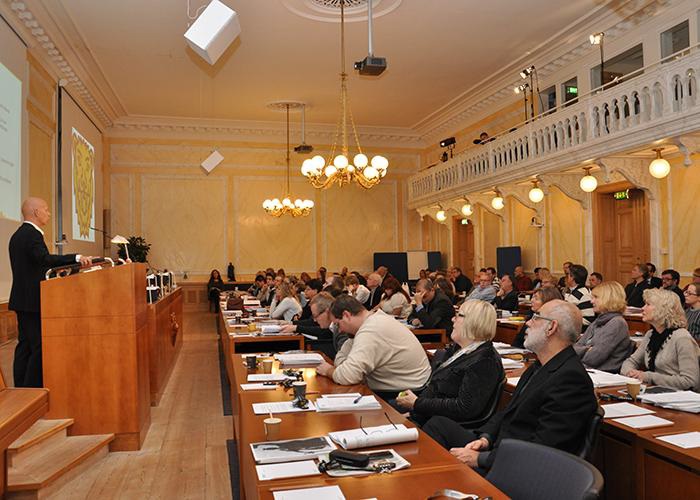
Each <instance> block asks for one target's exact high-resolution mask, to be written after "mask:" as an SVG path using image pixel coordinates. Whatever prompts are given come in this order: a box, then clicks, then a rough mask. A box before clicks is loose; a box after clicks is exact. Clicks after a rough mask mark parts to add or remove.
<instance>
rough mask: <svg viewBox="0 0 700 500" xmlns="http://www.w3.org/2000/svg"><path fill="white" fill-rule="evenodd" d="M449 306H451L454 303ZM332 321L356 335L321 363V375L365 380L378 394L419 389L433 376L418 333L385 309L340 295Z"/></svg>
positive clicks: (389, 396) (393, 395) (347, 380)
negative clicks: (372, 309) (330, 361)
mask: <svg viewBox="0 0 700 500" xmlns="http://www.w3.org/2000/svg"><path fill="white" fill-rule="evenodd" d="M450 307H452V306H451V305H450ZM330 314H331V316H332V318H333V322H334V323H337V324H338V328H339V329H340V331H341V332H344V333H347V334H348V335H349V336H351V337H353V338H352V339H351V340H348V341H347V342H345V343H344V344H343V346H342V347H341V348H340V351H338V354H337V355H336V357H335V362H334V365H330V364H328V363H325V362H324V363H321V364H320V365H319V366H318V367H317V368H316V371H317V373H318V374H319V375H322V376H324V377H329V378H331V379H333V381H334V382H335V383H336V384H341V385H354V384H361V383H366V384H367V385H368V386H369V388H370V389H372V391H374V392H375V394H377V395H378V396H379V397H381V398H383V399H385V400H390V399H395V398H396V396H397V395H398V393H399V392H400V391H403V390H406V389H411V390H413V391H415V392H419V391H420V390H422V389H423V387H424V386H425V384H426V382H427V381H428V378H429V377H430V363H429V362H428V357H427V355H426V354H425V351H424V350H423V346H422V345H421V344H420V342H419V341H418V338H417V337H416V336H415V335H414V334H413V332H411V330H409V329H408V328H407V327H406V326H405V325H402V324H401V323H399V322H398V321H396V320H395V319H394V318H392V317H391V316H389V315H387V314H386V313H384V311H375V312H370V311H368V310H367V309H365V308H364V307H363V306H362V304H360V303H359V302H358V301H357V299H355V298H354V297H350V296H349V295H341V296H340V297H338V298H337V299H335V301H334V302H333V305H332V306H331V308H330Z"/></svg>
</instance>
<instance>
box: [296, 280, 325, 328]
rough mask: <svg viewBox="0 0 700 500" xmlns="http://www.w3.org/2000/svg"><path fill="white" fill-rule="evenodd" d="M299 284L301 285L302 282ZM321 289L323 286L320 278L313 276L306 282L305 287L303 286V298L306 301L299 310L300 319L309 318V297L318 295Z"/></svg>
mask: <svg viewBox="0 0 700 500" xmlns="http://www.w3.org/2000/svg"><path fill="white" fill-rule="evenodd" d="M301 284H302V285H303V283H301ZM321 290H323V287H322V286H321V281H320V280H317V279H315V278H314V279H312V280H309V281H308V282H307V283H306V287H305V288H304V299H305V300H306V303H305V304H304V307H303V309H302V311H301V316H299V319H300V320H306V319H309V318H311V299H313V298H314V297H315V296H316V295H318V294H319V293H320V292H321Z"/></svg>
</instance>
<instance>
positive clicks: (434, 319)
mask: <svg viewBox="0 0 700 500" xmlns="http://www.w3.org/2000/svg"><path fill="white" fill-rule="evenodd" d="M413 298H414V300H415V301H416V305H415V306H414V307H413V311H412V312H411V314H410V316H409V317H408V321H409V323H411V324H412V325H413V326H417V327H419V328H440V329H443V330H447V335H450V334H451V333H452V318H453V317H454V315H455V309H454V307H453V306H452V301H451V300H450V298H449V297H448V296H447V295H445V292H443V291H442V290H440V288H438V287H437V285H435V284H433V282H432V281H430V280H418V283H416V293H415V295H414V296H413Z"/></svg>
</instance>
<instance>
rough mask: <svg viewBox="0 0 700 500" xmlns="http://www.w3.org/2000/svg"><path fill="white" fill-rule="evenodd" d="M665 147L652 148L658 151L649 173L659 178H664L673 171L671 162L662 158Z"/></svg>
mask: <svg viewBox="0 0 700 500" xmlns="http://www.w3.org/2000/svg"><path fill="white" fill-rule="evenodd" d="M663 149H664V148H655V149H652V151H656V159H654V160H652V162H651V163H650V164H649V173H650V174H651V175H652V176H654V177H656V178H657V179H663V178H664V177H666V176H667V175H668V174H670V173H671V164H670V163H669V162H668V161H666V160H664V159H663V158H661V151H663Z"/></svg>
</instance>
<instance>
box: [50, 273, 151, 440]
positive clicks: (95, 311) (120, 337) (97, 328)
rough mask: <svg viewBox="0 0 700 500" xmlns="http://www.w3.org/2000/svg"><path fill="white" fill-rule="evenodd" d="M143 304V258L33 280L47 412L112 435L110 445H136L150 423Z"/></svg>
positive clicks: (77, 428) (78, 428)
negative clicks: (37, 287) (47, 394)
mask: <svg viewBox="0 0 700 500" xmlns="http://www.w3.org/2000/svg"><path fill="white" fill-rule="evenodd" d="M146 306H147V304H146V268H145V266H144V265H143V264H127V265H123V266H118V267H113V268H108V269H103V270H100V271H95V272H89V273H80V274H75V275H72V276H68V277H65V278H58V279H52V280H47V281H42V282H41V325H42V327H41V331H42V342H43V347H42V351H43V364H44V386H45V387H46V388H47V389H49V391H50V394H51V404H50V409H49V413H48V415H47V417H48V418H73V419H74V420H75V424H74V425H73V434H78V435H82V434H105V433H113V434H114V435H115V439H114V441H113V442H112V444H111V445H110V449H111V450H112V451H126V450H130V451H131V450H138V449H140V448H141V444H142V443H143V440H144V438H145V436H146V432H147V431H148V427H149V425H150V423H151V410H150V389H149V373H148V337H147V313H146Z"/></svg>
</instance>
